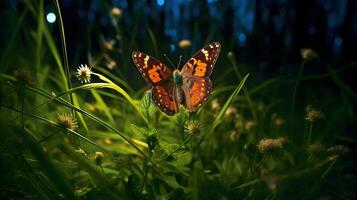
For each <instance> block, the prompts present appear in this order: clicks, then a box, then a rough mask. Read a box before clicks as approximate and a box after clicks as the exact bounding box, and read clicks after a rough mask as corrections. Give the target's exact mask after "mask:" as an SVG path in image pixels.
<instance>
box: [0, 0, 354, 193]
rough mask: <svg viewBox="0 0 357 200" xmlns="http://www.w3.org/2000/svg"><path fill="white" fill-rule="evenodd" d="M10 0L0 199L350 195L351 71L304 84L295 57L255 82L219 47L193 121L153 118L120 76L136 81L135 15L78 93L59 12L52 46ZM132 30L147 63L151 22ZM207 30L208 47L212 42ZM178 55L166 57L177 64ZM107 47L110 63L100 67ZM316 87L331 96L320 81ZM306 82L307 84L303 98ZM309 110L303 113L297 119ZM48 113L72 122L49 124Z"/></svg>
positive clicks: (141, 92)
mask: <svg viewBox="0 0 357 200" xmlns="http://www.w3.org/2000/svg"><path fill="white" fill-rule="evenodd" d="M58 3H59V2H58V1H55V2H54V6H55V7H56V8H57V13H58V14H59V15H58V16H60V10H59V9H60V8H61V5H60V4H58ZM23 4H24V5H23V6H24V9H23V10H22V11H21V12H20V11H19V12H9V13H8V14H7V15H8V16H7V17H8V20H9V23H13V24H14V25H13V26H10V27H9V30H6V31H7V32H8V34H7V36H8V37H9V40H8V41H9V42H8V43H6V45H5V46H4V47H3V48H1V50H0V54H1V55H0V59H1V60H0V63H1V65H2V67H1V68H0V83H1V84H0V92H1V96H0V104H1V107H0V117H1V118H0V129H1V133H0V136H1V137H0V150H1V154H0V156H1V157H0V159H1V161H2V164H1V166H0V168H1V176H2V179H1V181H0V188H1V193H0V198H4V199H5V198H13V199H24V198H29V199H287V198H290V199H291V198H292V199H319V198H328V199H354V198H355V197H356V194H355V191H354V187H353V186H354V185H356V177H355V173H354V172H355V170H354V167H355V164H354V162H353V160H352V158H351V157H352V156H351V154H352V153H351V151H350V150H351V149H352V151H353V148H354V145H355V144H356V142H357V140H356V139H355V138H354V137H352V136H351V134H349V132H348V131H349V130H351V129H348V127H349V126H351V124H353V122H354V121H355V120H356V116H355V113H354V111H353V107H354V105H356V96H357V94H356V92H355V91H354V90H353V89H352V87H351V86H349V85H347V84H346V83H345V82H344V80H343V78H341V74H342V72H347V71H348V70H349V69H350V66H351V65H348V66H344V67H340V68H337V69H332V68H331V67H330V66H328V67H327V71H326V72H325V73H323V74H315V75H305V74H304V69H306V68H308V67H311V65H310V63H313V61H304V60H303V59H302V60H301V63H300V64H297V65H296V67H297V70H296V71H298V70H299V69H300V70H299V72H296V74H294V75H293V76H275V77H273V78H271V79H267V80H263V81H257V78H256V76H255V75H256V74H255V73H254V72H251V71H250V69H251V68H250V66H247V65H244V64H243V63H239V62H238V61H237V60H236V59H235V56H234V54H232V53H228V52H230V51H231V50H232V49H229V48H230V47H229V45H226V44H225V42H224V41H223V42H222V53H221V55H220V57H219V59H218V63H217V64H216V67H215V69H214V71H213V76H212V81H213V83H214V86H213V92H212V94H211V96H209V100H208V102H207V103H206V104H205V105H203V107H202V108H200V110H199V111H198V112H196V113H189V112H188V111H187V110H185V109H184V108H183V107H181V111H180V113H178V114H176V115H175V116H167V115H165V114H163V113H162V112H160V111H159V110H158V109H157V108H156V106H155V105H154V104H153V102H152V101H151V98H150V95H149V94H147V93H146V92H145V91H146V90H148V89H149V88H148V87H147V86H145V83H144V81H142V82H140V83H136V82H135V80H139V79H134V80H131V81H130V80H129V79H128V78H127V76H128V75H130V76H137V77H139V78H141V77H140V74H139V72H138V71H137V70H136V69H135V66H134V64H133V63H132V61H131V51H132V50H134V49H136V47H137V43H136V42H137V41H136V36H137V32H138V29H139V27H140V24H139V23H140V19H141V17H142V15H141V14H140V13H137V14H135V17H134V19H135V20H134V24H133V28H132V30H126V29H125V28H124V26H123V24H122V23H121V21H120V20H121V19H120V18H117V17H115V16H111V18H112V20H114V21H113V24H112V25H113V28H114V30H115V31H116V32H115V33H116V34H118V35H120V37H121V38H122V39H121V40H120V41H119V46H121V47H125V48H123V49H122V51H117V50H118V49H116V48H117V47H114V49H103V51H102V52H100V53H99V54H98V56H97V57H95V58H92V60H94V61H95V62H94V63H97V64H95V65H94V66H91V67H93V68H92V70H93V72H92V73H91V78H92V82H91V83H87V84H81V83H80V81H79V80H77V78H76V77H75V73H76V71H75V68H76V66H77V65H79V64H73V63H76V61H71V60H69V59H68V57H70V56H68V55H67V52H68V51H67V50H68V49H67V48H72V47H70V46H68V45H67V46H66V39H65V38H66V37H65V36H66V35H65V25H66V24H63V22H62V19H61V17H60V18H59V25H60V26H59V27H54V29H55V30H57V31H59V32H60V36H61V37H60V38H55V36H54V34H53V31H54V30H51V29H50V27H49V26H48V24H46V23H45V20H44V2H43V1H42V0H41V1H39V2H34V1H24V2H23ZM106 8H107V9H108V11H110V9H111V8H110V6H109V5H106ZM109 13H110V12H109ZM110 15H111V14H110ZM27 20H32V21H33V22H36V23H30V24H31V25H28V24H27V23H25V22H27ZM194 24H195V26H196V27H198V26H199V23H198V22H197V21H196V22H194ZM146 31H147V35H148V40H147V42H146V43H147V44H141V45H140V46H147V47H148V49H152V51H149V52H148V53H150V54H152V55H155V56H158V57H159V55H160V54H161V53H162V51H161V48H167V47H168V46H169V44H168V43H165V42H163V43H162V42H158V38H159V37H160V36H159V34H158V33H156V32H155V30H154V29H152V28H151V27H149V26H147V27H146ZM127 33H130V34H127ZM217 34H218V33H211V34H210V35H209V38H222V36H221V35H217ZM194 35H196V37H197V35H199V34H198V33H197V31H196V32H195V33H194ZM207 40H208V38H207ZM192 43H193V44H194V43H197V41H192ZM200 45H203V44H200ZM192 48H194V47H190V49H188V50H180V51H182V52H183V54H184V55H185V54H188V52H190V51H193V50H194V49H192ZM60 52H62V53H60ZM113 52H115V54H119V55H117V56H118V57H119V58H120V59H119V61H118V62H116V66H117V67H115V68H114V69H108V68H106V67H105V63H106V58H108V57H111V56H112V55H113ZM118 52H119V53H118ZM82 53H83V54H87V52H82ZM83 63H85V62H83ZM299 65H300V66H301V67H300V68H299V69H298V66H299ZM246 72H249V76H248V73H246ZM325 80H329V81H331V83H332V84H333V87H337V88H339V89H340V90H339V91H340V93H339V94H338V95H336V94H335V91H333V90H331V89H330V88H329V87H325V86H324V85H323V84H321V83H323V81H325ZM312 83H314V84H315V85H316V84H317V85H319V84H321V86H319V88H318V90H317V89H316V87H313V86H312ZM286 86H289V88H290V89H289V91H288V92H286V91H285V89H284V88H285V87H286ZM291 88H293V89H291ZM290 90H291V92H290ZM309 104H311V105H313V107H315V108H313V110H312V111H314V112H315V114H314V113H311V112H309V113H306V112H305V108H306V107H307V105H309ZM319 110H321V112H323V117H322V115H321V113H320V115H318V114H319ZM308 111H311V109H310V110H308ZM62 113H66V114H67V116H69V117H72V118H73V120H75V121H73V122H76V123H78V124H77V126H78V127H73V128H71V127H70V126H66V125H65V124H64V122H63V121H62V122H61V121H59V120H58V115H59V114H62ZM316 113H317V114H316ZM305 118H307V119H308V120H306V119H305ZM68 120H72V119H71V118H69V119H68ZM195 125H198V126H195ZM352 130H353V131H354V129H353V128H352Z"/></svg>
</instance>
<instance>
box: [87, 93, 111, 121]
mask: <svg viewBox="0 0 357 200" xmlns="http://www.w3.org/2000/svg"><path fill="white" fill-rule="evenodd" d="M91 93H92V95H93V97H94V99H95V100H96V101H97V103H98V105H99V106H100V107H101V108H102V109H103V112H104V114H105V115H106V116H107V117H108V119H109V121H110V123H112V124H115V121H114V118H113V116H112V113H111V112H110V110H109V108H108V106H107V104H106V103H105V102H104V100H103V98H102V97H101V96H100V95H99V94H98V92H97V91H95V90H91Z"/></svg>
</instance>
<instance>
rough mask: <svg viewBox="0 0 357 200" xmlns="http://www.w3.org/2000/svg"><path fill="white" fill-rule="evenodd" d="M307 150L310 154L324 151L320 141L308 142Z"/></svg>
mask: <svg viewBox="0 0 357 200" xmlns="http://www.w3.org/2000/svg"><path fill="white" fill-rule="evenodd" d="M307 150H308V151H309V152H310V153H311V154H318V153H321V152H324V151H325V147H324V146H323V145H322V144H320V143H315V144H310V145H309V147H308V148H307Z"/></svg>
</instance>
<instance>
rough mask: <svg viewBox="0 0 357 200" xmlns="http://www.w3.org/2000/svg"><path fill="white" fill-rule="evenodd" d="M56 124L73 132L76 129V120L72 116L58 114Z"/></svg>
mask: <svg viewBox="0 0 357 200" xmlns="http://www.w3.org/2000/svg"><path fill="white" fill-rule="evenodd" d="M57 122H58V124H59V125H60V126H62V127H64V128H68V129H70V130H74V129H76V128H77V127H78V125H77V121H76V119H75V118H74V117H73V116H72V115H67V114H66V113H61V114H58V116H57Z"/></svg>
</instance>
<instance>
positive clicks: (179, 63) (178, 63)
mask: <svg viewBox="0 0 357 200" xmlns="http://www.w3.org/2000/svg"><path fill="white" fill-rule="evenodd" d="M181 60H182V55H181V56H180V60H179V63H178V65H177V67H176V69H178V68H179V67H180V65H181Z"/></svg>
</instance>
